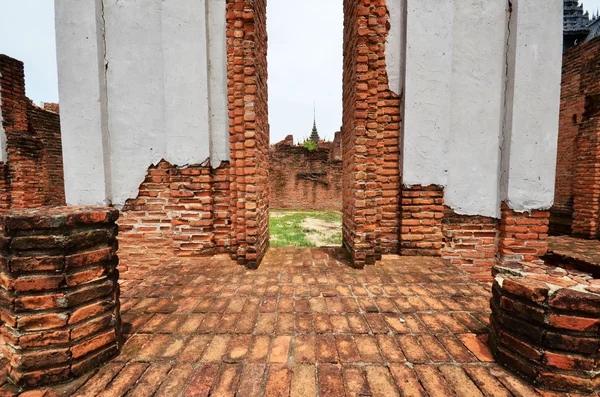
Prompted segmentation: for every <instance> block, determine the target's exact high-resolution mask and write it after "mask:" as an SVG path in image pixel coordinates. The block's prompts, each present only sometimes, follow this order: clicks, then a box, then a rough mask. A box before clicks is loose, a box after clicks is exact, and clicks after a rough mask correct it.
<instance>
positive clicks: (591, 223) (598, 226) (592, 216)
mask: <svg viewBox="0 0 600 397" xmlns="http://www.w3.org/2000/svg"><path fill="white" fill-rule="evenodd" d="M594 77H595V78H596V79H597V77H596V76H595V74H594ZM584 78H587V80H588V81H589V76H584V75H582V79H584ZM594 85H595V86H598V83H597V82H595V84H594ZM594 85H591V86H590V87H593V86H594ZM586 89H587V88H586ZM585 103H586V105H585V112H584V113H583V120H582V123H581V124H580V126H579V131H578V132H577V135H576V137H575V153H576V154H575V167H574V181H573V234H574V235H577V236H581V237H585V238H590V239H595V238H598V237H599V235H600V119H599V118H598V117H597V113H598V111H599V110H600V108H599V105H600V96H586V97H585ZM559 161H560V159H559Z"/></svg>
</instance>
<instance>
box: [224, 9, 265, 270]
mask: <svg viewBox="0 0 600 397" xmlns="http://www.w3.org/2000/svg"><path fill="white" fill-rule="evenodd" d="M267 75H268V74H267V3H266V0H227V77H228V78H227V82H228V83H227V84H228V102H229V132H230V152H231V179H230V182H231V183H230V189H231V226H232V229H231V230H232V234H231V249H232V252H233V256H234V258H235V259H236V260H237V262H238V263H239V264H245V265H246V266H248V267H250V268H255V267H257V266H258V264H259V263H260V261H261V260H262V258H263V256H264V255H265V253H266V251H267V248H268V246H269V189H268V185H269V170H268V161H269V159H268V157H269V121H268V90H267Z"/></svg>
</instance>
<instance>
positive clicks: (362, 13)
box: [342, 0, 400, 267]
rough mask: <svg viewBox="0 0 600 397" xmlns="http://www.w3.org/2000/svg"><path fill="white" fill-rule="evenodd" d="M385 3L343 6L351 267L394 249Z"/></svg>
mask: <svg viewBox="0 0 600 397" xmlns="http://www.w3.org/2000/svg"><path fill="white" fill-rule="evenodd" d="M388 18H389V15H388V12H387V8H386V2H385V1H378V2H365V1H361V2H359V1H356V0H345V1H344V76H343V80H344V84H343V108H344V109H343V126H342V142H343V143H342V152H343V155H342V158H343V176H342V179H343V242H344V247H345V248H346V250H347V251H348V252H349V253H350V256H351V257H352V261H353V263H354V265H355V266H357V267H361V266H363V265H365V264H371V263H374V262H375V261H376V260H378V259H380V258H381V254H382V253H383V252H386V253H392V252H396V251H397V247H398V239H397V236H398V197H399V186H400V166H399V163H400V161H399V156H400V150H399V135H400V124H399V123H400V99H399V97H398V96H397V95H396V94H394V93H393V92H391V91H390V89H389V83H388V76H387V70H386V58H385V45H386V38H387V33H388Z"/></svg>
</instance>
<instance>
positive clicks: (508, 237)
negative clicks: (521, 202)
mask: <svg viewBox="0 0 600 397" xmlns="http://www.w3.org/2000/svg"><path fill="white" fill-rule="evenodd" d="M549 218H550V213H549V212H548V211H535V210H534V211H531V212H517V211H514V210H512V209H510V208H509V207H508V205H506V203H502V208H501V219H500V226H499V233H498V261H499V262H500V263H507V262H519V261H528V262H536V263H542V262H543V261H542V260H541V257H542V256H544V255H545V254H546V252H547V251H548V224H549V223H550V221H549Z"/></svg>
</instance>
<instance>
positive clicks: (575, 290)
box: [490, 262, 600, 394]
mask: <svg viewBox="0 0 600 397" xmlns="http://www.w3.org/2000/svg"><path fill="white" fill-rule="evenodd" d="M494 275H495V282H494V286H493V291H492V292H493V298H492V300H491V307H492V316H491V328H492V334H491V338H490V346H491V347H492V350H493V352H494V354H495V356H496V358H497V360H498V361H499V362H501V363H503V364H504V365H506V366H507V367H508V368H510V369H512V370H513V371H516V372H518V373H520V374H521V375H523V376H525V377H526V378H528V379H530V381H532V382H533V383H535V384H536V385H538V386H540V387H542V388H545V389H550V390H556V391H565V392H570V393H574V392H576V393H584V394H592V393H598V392H599V391H600V376H599V375H598V374H599V370H600V350H599V346H600V290H598V289H597V286H598V285H600V280H598V279H594V278H593V277H592V276H591V275H590V274H587V273H583V272H580V271H578V270H566V269H563V268H561V267H554V266H549V265H543V264H542V265H538V264H534V263H531V262H521V263H516V262H513V263H506V264H501V265H498V266H496V267H494Z"/></svg>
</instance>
